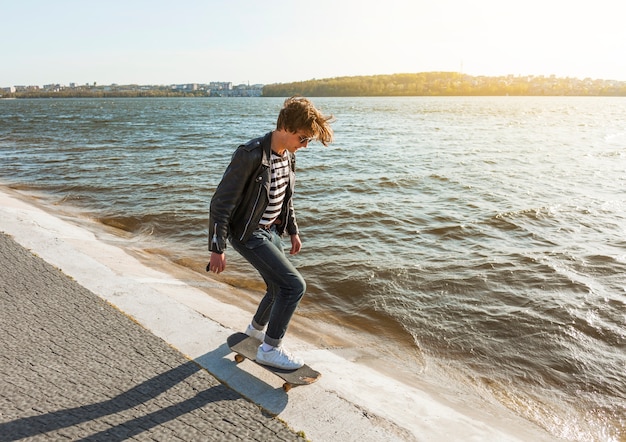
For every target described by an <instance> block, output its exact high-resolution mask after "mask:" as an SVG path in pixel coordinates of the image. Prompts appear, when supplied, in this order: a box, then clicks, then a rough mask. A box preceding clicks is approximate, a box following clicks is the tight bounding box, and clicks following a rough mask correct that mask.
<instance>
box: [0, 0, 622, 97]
mask: <svg viewBox="0 0 626 442" xmlns="http://www.w3.org/2000/svg"><path fill="white" fill-rule="evenodd" d="M620 3H621V2H619V0H594V1H589V0H582V1H578V2H576V1H572V0H525V1H523V2H522V1H519V0H428V1H426V0H376V1H371V0H314V1H302V0H263V1H261V0H177V1H163V0H124V1H120V0H107V1H98V0H55V1H50V0H39V1H38V0H19V1H17V0H0V41H2V49H1V50H0V87H7V86H16V85H24V86H29V85H39V86H43V85H44V84H56V83H58V84H62V85H69V84H70V83H76V84H86V83H90V84H93V83H97V84H100V85H108V84H145V85H148V84H150V85H161V84H163V85H169V84H182V83H209V82H211V81H229V82H233V83H234V84H247V83H249V84H270V83H287V82H292V81H303V80H310V79H314V78H316V79H321V78H332V77H342V76H357V75H378V74H394V73H417V72H432V71H453V72H463V73H466V74H469V75H487V76H500V75H544V76H549V75H556V76H557V77H574V78H587V77H590V78H594V79H606V80H621V81H626V56H625V54H626V26H624V24H623V13H622V11H621V10H622V8H621V6H620Z"/></svg>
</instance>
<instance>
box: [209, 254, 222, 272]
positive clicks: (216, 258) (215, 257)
mask: <svg viewBox="0 0 626 442" xmlns="http://www.w3.org/2000/svg"><path fill="white" fill-rule="evenodd" d="M206 269H207V272H213V273H218V274H219V273H222V272H223V271H224V269H226V254H225V253H215V252H211V261H210V262H209V265H208V266H207V268H206Z"/></svg>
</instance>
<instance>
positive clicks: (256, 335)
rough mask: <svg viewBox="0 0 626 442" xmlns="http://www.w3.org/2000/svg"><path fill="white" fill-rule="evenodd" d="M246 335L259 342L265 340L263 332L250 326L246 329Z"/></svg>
mask: <svg viewBox="0 0 626 442" xmlns="http://www.w3.org/2000/svg"><path fill="white" fill-rule="evenodd" d="M246 334H247V335H248V336H251V337H253V338H254V339H258V340H259V341H261V342H263V340H265V332H264V331H263V330H257V329H256V328H254V327H252V325H248V328H247V329H246Z"/></svg>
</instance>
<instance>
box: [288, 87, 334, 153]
mask: <svg viewBox="0 0 626 442" xmlns="http://www.w3.org/2000/svg"><path fill="white" fill-rule="evenodd" d="M333 121H335V117H333V116H332V115H328V116H325V115H322V113H321V112H320V111H319V110H317V109H316V108H315V106H313V103H311V101H310V100H308V99H307V98H304V97H301V96H299V95H295V96H293V97H291V98H287V99H286V100H285V103H284V105H283V108H282V109H281V110H280V113H279V114H278V121H277V122H276V129H278V130H281V129H284V130H288V131H289V132H292V133H296V132H298V131H302V132H305V133H306V136H308V137H312V138H315V139H316V140H317V141H319V142H320V143H322V144H323V145H324V146H328V144H329V143H332V141H333V129H332V128H331V127H330V123H332V122H333Z"/></svg>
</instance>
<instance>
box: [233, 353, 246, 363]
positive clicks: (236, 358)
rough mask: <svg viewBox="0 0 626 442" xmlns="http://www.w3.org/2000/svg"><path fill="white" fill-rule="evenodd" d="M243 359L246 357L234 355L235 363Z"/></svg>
mask: <svg viewBox="0 0 626 442" xmlns="http://www.w3.org/2000/svg"><path fill="white" fill-rule="evenodd" d="M245 360H246V358H244V357H243V356H242V355H239V354H237V355H235V362H236V363H238V364H241V363H242V362H243V361H245Z"/></svg>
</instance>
